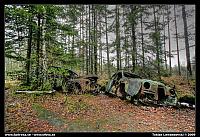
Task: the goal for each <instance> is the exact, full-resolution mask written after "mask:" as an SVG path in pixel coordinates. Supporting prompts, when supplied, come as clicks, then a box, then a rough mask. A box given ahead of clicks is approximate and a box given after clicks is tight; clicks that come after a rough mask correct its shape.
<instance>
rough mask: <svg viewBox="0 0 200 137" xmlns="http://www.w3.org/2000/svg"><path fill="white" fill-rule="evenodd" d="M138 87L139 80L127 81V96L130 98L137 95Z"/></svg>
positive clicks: (139, 84) (139, 85)
mask: <svg viewBox="0 0 200 137" xmlns="http://www.w3.org/2000/svg"><path fill="white" fill-rule="evenodd" d="M140 87H141V80H140V79H129V83H128V91H127V94H129V95H130V96H134V95H136V94H138V92H139V90H140Z"/></svg>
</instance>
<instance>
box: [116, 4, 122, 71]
mask: <svg viewBox="0 0 200 137" xmlns="http://www.w3.org/2000/svg"><path fill="white" fill-rule="evenodd" d="M115 14H116V15H115V16H116V40H115V44H116V51H117V70H120V60H121V59H120V36H119V27H120V26H119V9H118V5H116V13H115Z"/></svg>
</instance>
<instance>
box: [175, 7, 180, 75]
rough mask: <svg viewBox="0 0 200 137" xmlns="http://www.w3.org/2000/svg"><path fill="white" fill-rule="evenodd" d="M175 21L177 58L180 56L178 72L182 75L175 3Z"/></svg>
mask: <svg viewBox="0 0 200 137" xmlns="http://www.w3.org/2000/svg"><path fill="white" fill-rule="evenodd" d="M174 23H175V29H176V46H177V58H178V60H177V61H178V74H179V75H181V68H180V58H179V46H178V33H177V23H176V6H175V5H174Z"/></svg>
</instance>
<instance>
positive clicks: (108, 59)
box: [105, 5, 111, 78]
mask: <svg viewBox="0 0 200 137" xmlns="http://www.w3.org/2000/svg"><path fill="white" fill-rule="evenodd" d="M105 25H106V51H107V52H106V53H107V67H108V77H109V78H111V74H110V58H109V45H108V26H107V5H105Z"/></svg>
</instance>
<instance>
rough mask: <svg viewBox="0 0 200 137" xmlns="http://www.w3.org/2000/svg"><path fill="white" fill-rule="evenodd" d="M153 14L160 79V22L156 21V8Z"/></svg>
mask: <svg viewBox="0 0 200 137" xmlns="http://www.w3.org/2000/svg"><path fill="white" fill-rule="evenodd" d="M153 14H154V27H155V44H156V60H157V70H158V78H159V79H161V78H160V53H159V52H160V50H159V32H158V28H157V27H158V21H157V20H156V11H155V6H153Z"/></svg>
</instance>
